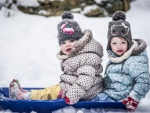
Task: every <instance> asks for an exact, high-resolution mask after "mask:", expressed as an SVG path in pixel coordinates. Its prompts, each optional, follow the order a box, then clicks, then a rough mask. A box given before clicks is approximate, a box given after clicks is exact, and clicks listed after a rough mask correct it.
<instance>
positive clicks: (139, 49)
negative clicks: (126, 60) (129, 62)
mask: <svg viewBox="0 0 150 113" xmlns="http://www.w3.org/2000/svg"><path fill="white" fill-rule="evenodd" d="M134 40H135V41H136V42H137V43H138V46H137V47H136V48H134V50H133V52H132V55H137V54H139V53H141V52H142V51H144V50H145V49H146V48H147V44H146V42H145V41H144V40H142V39H134Z"/></svg>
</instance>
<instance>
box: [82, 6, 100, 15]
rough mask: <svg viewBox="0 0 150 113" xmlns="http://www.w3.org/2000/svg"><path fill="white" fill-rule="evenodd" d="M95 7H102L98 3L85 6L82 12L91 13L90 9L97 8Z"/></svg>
mask: <svg viewBox="0 0 150 113" xmlns="http://www.w3.org/2000/svg"><path fill="white" fill-rule="evenodd" d="M95 9H100V7H98V6H97V5H91V6H86V7H85V8H84V10H83V11H82V13H83V14H87V13H89V12H90V11H92V10H95Z"/></svg>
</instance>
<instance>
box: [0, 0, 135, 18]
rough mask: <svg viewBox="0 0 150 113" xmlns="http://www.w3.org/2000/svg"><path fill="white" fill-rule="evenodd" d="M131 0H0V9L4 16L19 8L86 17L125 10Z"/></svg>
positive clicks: (51, 14) (41, 13) (45, 13)
mask: <svg viewBox="0 0 150 113" xmlns="http://www.w3.org/2000/svg"><path fill="white" fill-rule="evenodd" d="M132 1H133V0H0V10H1V11H3V12H4V13H5V15H6V16H8V17H9V16H11V15H13V14H14V12H15V10H20V11H22V12H24V13H27V14H35V15H42V16H46V17H50V16H60V15H62V13H63V12H64V11H71V12H75V13H81V14H83V15H85V16H87V17H105V16H111V15H112V14H113V13H114V12H115V11H116V10H122V11H125V12H127V11H128V10H129V9H130V2H132Z"/></svg>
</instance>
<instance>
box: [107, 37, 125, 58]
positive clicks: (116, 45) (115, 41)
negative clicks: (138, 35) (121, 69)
mask: <svg viewBox="0 0 150 113" xmlns="http://www.w3.org/2000/svg"><path fill="white" fill-rule="evenodd" d="M110 46H111V49H112V51H113V52H114V53H115V54H117V55H118V56H121V55H123V54H124V53H125V52H126V51H127V49H128V43H127V41H126V40H125V39H124V38H119V37H113V38H112V39H111V42H110Z"/></svg>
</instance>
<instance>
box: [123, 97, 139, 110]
mask: <svg viewBox="0 0 150 113" xmlns="http://www.w3.org/2000/svg"><path fill="white" fill-rule="evenodd" d="M122 103H123V104H125V105H126V108H127V110H129V111H134V110H135V109H136V108H137V106H138V103H139V102H137V101H135V100H134V99H133V98H131V97H128V98H125V99H124V100H123V101H122Z"/></svg>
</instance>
